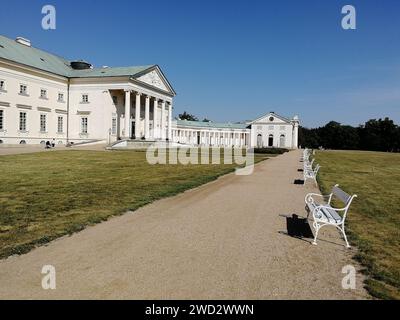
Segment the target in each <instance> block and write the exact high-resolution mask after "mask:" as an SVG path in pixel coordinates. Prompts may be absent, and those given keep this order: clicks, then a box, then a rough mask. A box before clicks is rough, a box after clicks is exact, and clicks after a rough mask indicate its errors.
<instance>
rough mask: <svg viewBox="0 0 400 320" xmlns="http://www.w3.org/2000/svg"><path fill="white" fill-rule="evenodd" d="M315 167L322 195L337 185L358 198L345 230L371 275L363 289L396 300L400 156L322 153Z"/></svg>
mask: <svg viewBox="0 0 400 320" xmlns="http://www.w3.org/2000/svg"><path fill="white" fill-rule="evenodd" d="M316 163H319V164H320V165H321V166H322V168H321V171H320V176H319V180H320V186H321V189H322V191H323V192H324V193H326V192H328V191H329V189H330V188H331V187H332V185H334V184H336V183H339V184H340V186H341V187H342V188H343V189H344V190H345V191H347V192H348V193H351V194H353V193H356V194H357V195H358V198H357V199H356V200H355V201H354V202H353V204H352V207H351V208H350V212H349V215H348V230H349V233H350V238H351V241H352V242H353V244H355V245H357V247H358V248H359V253H358V254H357V256H356V257H355V258H356V259H357V260H359V261H360V262H361V263H362V264H363V265H364V266H365V267H366V272H367V274H368V276H369V277H368V280H367V282H366V286H367V289H368V290H369V292H370V293H371V294H372V295H373V296H375V297H378V298H383V299H400V154H391V153H379V152H356V151H323V152H317V154H316Z"/></svg>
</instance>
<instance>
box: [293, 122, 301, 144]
mask: <svg viewBox="0 0 400 320" xmlns="http://www.w3.org/2000/svg"><path fill="white" fill-rule="evenodd" d="M292 145H293V149H298V148H299V123H298V122H295V124H294V128H293V143H292Z"/></svg>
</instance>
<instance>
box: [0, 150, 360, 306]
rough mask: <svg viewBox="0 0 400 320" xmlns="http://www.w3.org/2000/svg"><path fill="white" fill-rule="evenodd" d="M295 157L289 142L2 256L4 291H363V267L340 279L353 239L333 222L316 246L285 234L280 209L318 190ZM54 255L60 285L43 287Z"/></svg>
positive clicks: (210, 295)
mask: <svg viewBox="0 0 400 320" xmlns="http://www.w3.org/2000/svg"><path fill="white" fill-rule="evenodd" d="M299 158H300V151H292V152H290V153H287V154H284V155H282V156H279V157H277V158H273V159H269V160H267V161H264V162H262V163H260V164H258V165H257V166H256V169H255V172H254V174H252V175H250V176H235V175H234V174H230V175H227V176H224V177H222V178H220V179H218V180H217V181H215V182H212V183H209V184H207V185H204V186H202V187H199V188H197V189H193V190H190V191H187V192H185V193H183V194H180V195H178V196H175V197H172V198H168V199H163V200H160V201H157V202H154V203H153V204H151V205H147V206H145V207H143V208H141V209H139V210H137V211H136V212H134V213H127V214H125V215H123V216H120V217H115V218H112V219H111V220H110V221H107V222H104V223H101V224H99V225H96V226H93V227H89V228H87V229H86V230H84V231H82V232H80V233H77V234H75V235H73V236H71V237H64V238H61V239H59V240H56V241H54V242H52V243H50V244H49V245H48V246H46V247H40V248H37V249H35V250H33V251H32V252H30V253H28V254H26V255H23V256H19V257H15V256H14V257H10V258H9V259H7V260H3V261H0V298H2V299H4V298H22V299H32V298H45V299H46V298H52V299H59V298H68V299H93V298H100V299H112V298H113V299H313V298H315V299H354V298H366V297H367V295H366V293H365V291H364V290H363V289H362V278H361V276H360V275H359V273H358V274H357V289H356V290H344V289H342V287H341V281H342V278H343V276H344V275H343V274H342V273H341V270H342V267H343V266H345V265H348V264H354V262H353V261H352V260H351V258H350V255H351V254H352V253H354V249H352V250H346V249H345V248H344V245H343V240H342V239H341V238H340V236H339V233H338V232H337V231H336V230H334V229H333V228H327V229H325V231H322V232H321V240H320V241H319V245H318V246H313V245H311V244H310V241H309V240H299V239H295V238H291V237H289V236H288V235H286V234H285V231H286V221H285V219H284V218H282V217H280V216H279V215H280V214H291V213H297V214H299V215H303V216H304V215H305V211H304V195H305V194H306V193H307V192H310V191H311V192H313V191H316V189H315V188H314V186H312V185H311V183H310V184H309V185H307V186H306V187H304V186H302V185H294V184H293V181H294V179H298V178H301V173H299V172H297V169H298V168H300V167H301V164H300V163H299ZM126 187H127V188H129V186H126ZM132 192H140V190H132ZM350 214H351V213H350ZM49 264H50V265H53V266H55V268H56V272H57V278H56V279H57V289H56V290H43V289H42V287H41V278H42V275H41V269H42V266H43V265H49Z"/></svg>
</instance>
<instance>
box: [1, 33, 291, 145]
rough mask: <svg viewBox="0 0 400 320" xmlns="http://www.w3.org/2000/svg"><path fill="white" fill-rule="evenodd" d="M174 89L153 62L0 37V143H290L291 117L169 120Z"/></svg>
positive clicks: (269, 115)
mask: <svg viewBox="0 0 400 320" xmlns="http://www.w3.org/2000/svg"><path fill="white" fill-rule="evenodd" d="M175 94H176V93H175V91H174V89H173V88H172V86H171V84H170V83H169V81H168V80H167V78H166V77H165V75H164V74H163V72H162V71H161V69H160V67H159V66H157V65H149V66H136V67H118V68H109V67H106V66H104V67H101V68H93V67H92V65H91V64H90V63H87V62H85V61H82V60H77V61H68V60H66V59H63V58H61V57H59V56H56V55H53V54H50V53H47V52H45V51H43V50H39V49H36V48H34V47H32V45H31V43H30V41H29V40H26V39H24V38H17V39H16V40H13V39H9V38H7V37H4V36H1V35H0V144H39V143H42V144H43V143H45V142H46V141H55V142H56V144H77V143H86V142H95V141H101V142H106V143H108V144H113V143H118V142H119V141H133V140H135V141H136V140H140V141H169V142H173V143H175V144H182V145H209V146H243V147H256V146H259V147H272V146H275V147H286V148H297V145H298V126H299V120H298V118H297V117H294V118H293V119H287V118H285V117H282V116H279V115H277V114H275V113H273V112H270V113H268V114H266V115H264V116H262V117H260V118H259V119H256V120H254V121H249V122H245V123H235V124H231V123H214V122H199V121H184V120H173V118H172V109H173V107H172V106H173V98H174V96H175Z"/></svg>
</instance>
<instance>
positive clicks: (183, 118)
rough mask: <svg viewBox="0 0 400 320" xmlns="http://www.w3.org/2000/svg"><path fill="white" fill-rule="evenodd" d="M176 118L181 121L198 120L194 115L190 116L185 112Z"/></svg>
mask: <svg viewBox="0 0 400 320" xmlns="http://www.w3.org/2000/svg"><path fill="white" fill-rule="evenodd" d="M178 117H179V119H181V120H188V121H199V119H198V118H197V117H196V116H194V115H192V114H190V113H187V112H186V111H184V112H183V113H181V114H180V115H178Z"/></svg>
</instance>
